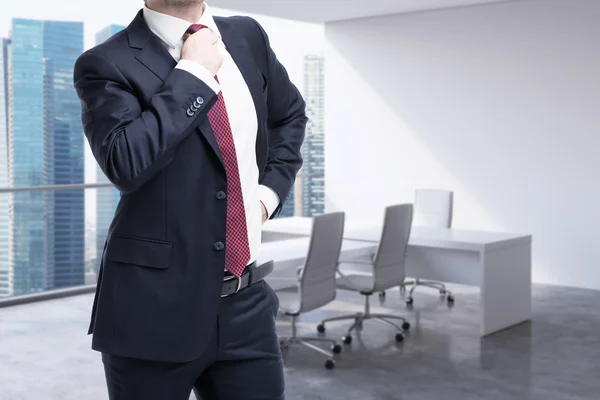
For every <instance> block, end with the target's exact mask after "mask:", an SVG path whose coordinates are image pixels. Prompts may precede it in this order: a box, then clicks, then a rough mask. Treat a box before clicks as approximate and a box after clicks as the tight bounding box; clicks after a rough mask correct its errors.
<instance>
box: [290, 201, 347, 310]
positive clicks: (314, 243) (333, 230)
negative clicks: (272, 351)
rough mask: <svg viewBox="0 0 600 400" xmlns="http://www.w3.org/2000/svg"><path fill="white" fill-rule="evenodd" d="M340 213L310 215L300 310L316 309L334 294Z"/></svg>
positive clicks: (341, 230) (341, 226) (341, 223)
mask: <svg viewBox="0 0 600 400" xmlns="http://www.w3.org/2000/svg"><path fill="white" fill-rule="evenodd" d="M344 219H345V214H344V213H343V212H333V213H328V214H323V215H318V216H316V217H314V218H313V226H312V233H311V237H310V246H309V250H308V256H307V257H306V262H305V264H304V268H303V270H302V275H301V277H300V285H299V288H298V289H299V292H300V313H303V312H308V311H311V310H315V309H317V308H320V307H322V306H324V305H326V304H328V303H330V302H331V301H332V300H333V299H335V295H336V284H335V278H336V271H337V267H338V261H339V259H340V251H341V250H342V240H343V237H344Z"/></svg>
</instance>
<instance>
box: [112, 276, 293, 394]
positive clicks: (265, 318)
mask: <svg viewBox="0 0 600 400" xmlns="http://www.w3.org/2000/svg"><path fill="white" fill-rule="evenodd" d="M219 307H220V309H219V317H218V321H217V322H216V324H215V329H214V334H213V335H212V339H211V341H210V344H209V345H208V347H207V349H206V351H205V352H204V354H202V355H201V356H200V357H198V358H197V359H194V360H192V361H190V362H185V363H172V362H161V361H147V360H139V359H133V358H126V357H120V356H116V355H111V354H106V353H103V354H102V361H103V363H104V371H105V374H106V382H107V386H108V393H109V398H110V400H188V399H189V398H190V393H191V392H192V390H195V391H197V392H198V393H199V394H200V396H201V399H202V400H258V399H260V400H284V377H283V360H282V357H281V351H280V349H279V342H278V339H277V332H276V329H275V317H276V315H277V309H278V307H279V301H278V299H277V296H276V294H275V293H274V292H273V290H272V289H271V288H270V287H269V285H268V284H267V283H266V282H265V281H260V282H257V283H256V284H254V285H252V286H250V287H248V288H246V289H244V290H242V291H240V292H239V293H236V294H234V295H232V296H229V297H224V298H222V299H221V303H220V306H219Z"/></svg>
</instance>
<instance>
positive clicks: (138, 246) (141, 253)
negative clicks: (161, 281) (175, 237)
mask: <svg viewBox="0 0 600 400" xmlns="http://www.w3.org/2000/svg"><path fill="white" fill-rule="evenodd" d="M105 258H106V259H107V260H110V261H116V262H119V263H123V264H130V265H138V266H141V267H149V268H160V269H166V268H169V267H170V266H171V260H172V258H173V243H170V242H165V241H161V240H153V239H142V238H133V237H127V236H119V235H111V237H110V238H109V239H108V244H107V246H106V253H105Z"/></svg>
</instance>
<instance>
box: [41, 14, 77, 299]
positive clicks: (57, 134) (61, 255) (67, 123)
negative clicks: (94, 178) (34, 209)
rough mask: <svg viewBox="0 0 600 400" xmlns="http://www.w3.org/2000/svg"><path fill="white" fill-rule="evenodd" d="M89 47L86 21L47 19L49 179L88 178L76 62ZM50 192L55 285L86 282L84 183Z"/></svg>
mask: <svg viewBox="0 0 600 400" xmlns="http://www.w3.org/2000/svg"><path fill="white" fill-rule="evenodd" d="M82 52H83V23H79V22H54V21H45V22H44V117H45V118H44V154H45V172H46V182H47V184H49V185H70V184H82V183H84V152H83V150H84V148H83V146H84V135H83V128H82V126H81V104H80V102H79V99H78V98H77V95H76V93H75V90H74V88H73V67H74V65H75V61H76V60H77V57H79V56H80V55H81V53H82ZM45 195H46V197H47V200H48V201H47V203H46V209H47V214H46V215H47V220H48V226H47V231H46V232H47V235H48V236H47V239H48V253H47V254H48V255H49V260H48V261H49V267H50V271H52V272H53V280H54V282H53V287H54V288H61V287H69V286H75V285H82V284H83V283H84V271H85V257H84V253H85V245H84V242H85V199H84V191H83V189H78V190H58V191H52V192H46V193H45Z"/></svg>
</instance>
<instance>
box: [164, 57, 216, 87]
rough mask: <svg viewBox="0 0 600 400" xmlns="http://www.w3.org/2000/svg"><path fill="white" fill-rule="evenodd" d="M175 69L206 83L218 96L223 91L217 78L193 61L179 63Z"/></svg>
mask: <svg viewBox="0 0 600 400" xmlns="http://www.w3.org/2000/svg"><path fill="white" fill-rule="evenodd" d="M175 68H179V69H182V70H184V71H187V72H189V73H190V74H192V75H194V76H195V77H196V78H198V79H200V80H201V81H202V82H204V83H206V84H207V85H208V87H209V88H211V89H212V91H213V92H215V93H216V94H218V93H219V92H220V91H221V85H219V82H217V80H216V79H215V77H214V76H213V75H212V74H211V73H210V71H209V70H208V69H206V68H205V67H203V66H202V65H200V64H198V63H197V62H195V61H191V60H181V61H179V62H178V63H177V66H176V67H175Z"/></svg>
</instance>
